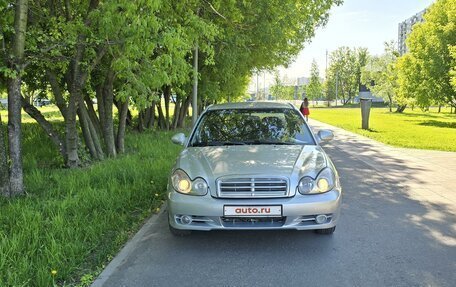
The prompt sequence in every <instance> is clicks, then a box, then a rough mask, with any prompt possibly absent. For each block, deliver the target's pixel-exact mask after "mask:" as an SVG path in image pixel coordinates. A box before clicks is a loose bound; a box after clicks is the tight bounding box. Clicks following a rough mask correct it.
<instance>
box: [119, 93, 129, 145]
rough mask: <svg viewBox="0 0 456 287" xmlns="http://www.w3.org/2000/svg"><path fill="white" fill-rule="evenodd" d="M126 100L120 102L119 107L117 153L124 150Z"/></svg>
mask: <svg viewBox="0 0 456 287" xmlns="http://www.w3.org/2000/svg"><path fill="white" fill-rule="evenodd" d="M128 101H129V99H128V98H127V100H126V101H125V102H124V103H122V105H121V109H120V110H119V127H118V131H117V151H118V152H119V153H124V152H125V128H126V125H127V113H128Z"/></svg>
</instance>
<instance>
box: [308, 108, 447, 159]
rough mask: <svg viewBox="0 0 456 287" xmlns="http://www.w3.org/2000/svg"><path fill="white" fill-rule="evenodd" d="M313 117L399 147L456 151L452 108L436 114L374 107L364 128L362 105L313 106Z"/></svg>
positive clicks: (433, 110)
mask: <svg viewBox="0 0 456 287" xmlns="http://www.w3.org/2000/svg"><path fill="white" fill-rule="evenodd" d="M310 116H311V117H312V118H314V119H316V120H319V121H321V122H325V123H328V124H331V125H334V126H337V127H341V128H343V129H346V130H349V131H352V132H355V133H358V134H361V135H363V136H366V137H369V138H372V139H375V140H377V141H380V142H383V143H386V144H389V145H392V146H398V147H406V148H418V149H432V150H444V151H456V115H455V114H450V110H449V109H444V110H442V112H441V113H437V109H436V108H433V109H431V111H430V112H422V111H420V110H419V109H415V110H414V111H412V110H410V109H406V110H405V112H404V113H402V114H399V113H394V112H393V113H390V112H389V111H388V109H387V108H375V107H374V108H372V109H371V115H370V121H369V127H370V130H363V129H361V110H360V108H331V109H328V108H314V109H311V115H310Z"/></svg>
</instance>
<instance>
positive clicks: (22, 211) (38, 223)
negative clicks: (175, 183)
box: [0, 124, 180, 286]
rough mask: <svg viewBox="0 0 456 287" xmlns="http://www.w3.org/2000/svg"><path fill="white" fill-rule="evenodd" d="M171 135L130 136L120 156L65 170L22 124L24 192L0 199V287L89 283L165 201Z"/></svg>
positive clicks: (173, 151) (36, 132)
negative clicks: (125, 150) (10, 197)
mask: <svg viewBox="0 0 456 287" xmlns="http://www.w3.org/2000/svg"><path fill="white" fill-rule="evenodd" d="M170 137H171V133H168V132H148V133H144V134H137V133H129V134H128V135H127V138H126V147H127V153H126V154H125V155H123V156H121V157H119V158H117V159H108V160H105V161H103V162H99V163H95V164H93V165H91V166H89V167H86V168H82V169H77V170H66V169H58V168H55V166H56V165H57V166H58V165H59V164H60V163H61V161H60V160H59V159H58V157H57V155H58V154H57V152H56V151H55V150H54V148H53V146H52V144H51V143H50V141H49V140H48V139H47V137H46V136H45V135H44V134H43V132H42V131H41V129H40V128H39V127H38V126H37V125H36V124H28V125H27V124H26V125H25V126H24V169H25V184H26V188H27V193H28V194H27V196H25V197H21V198H15V199H10V200H9V199H5V198H0V209H1V213H0V227H1V228H0V258H1V260H0V286H53V285H59V286H63V285H65V286H74V285H77V286H88V285H89V284H90V283H91V282H92V279H94V277H95V276H96V275H97V272H99V271H101V269H102V268H103V264H105V263H106V262H107V261H108V260H109V259H111V258H112V256H113V255H114V254H116V253H117V251H118V250H119V248H120V247H121V246H122V244H124V243H125V242H126V240H127V239H128V238H129V236H130V235H131V234H133V233H134V232H135V231H136V230H137V229H138V228H139V226H140V225H141V224H142V223H143V221H144V219H145V218H147V217H148V216H149V215H150V214H151V213H153V212H157V208H159V207H160V205H161V204H162V202H163V200H165V189H166V181H167V174H168V173H167V171H168V170H170V168H171V166H172V164H173V162H174V159H175V157H176V155H177V154H178V152H179V150H180V147H179V146H176V145H173V144H171V143H170ZM53 270H55V271H56V273H55V272H54V275H53V273H52V271H53Z"/></svg>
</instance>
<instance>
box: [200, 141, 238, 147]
mask: <svg viewBox="0 0 456 287" xmlns="http://www.w3.org/2000/svg"><path fill="white" fill-rule="evenodd" d="M225 145H246V143H245V142H241V141H211V142H200V143H194V144H193V145H192V146H194V147H204V146H225Z"/></svg>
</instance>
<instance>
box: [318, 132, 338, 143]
mask: <svg viewBox="0 0 456 287" xmlns="http://www.w3.org/2000/svg"><path fill="white" fill-rule="evenodd" d="M317 135H318V138H319V139H320V141H321V142H329V141H330V140H332V139H333V138H334V134H333V132H332V131H330V130H320V131H319V132H318V134H317Z"/></svg>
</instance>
